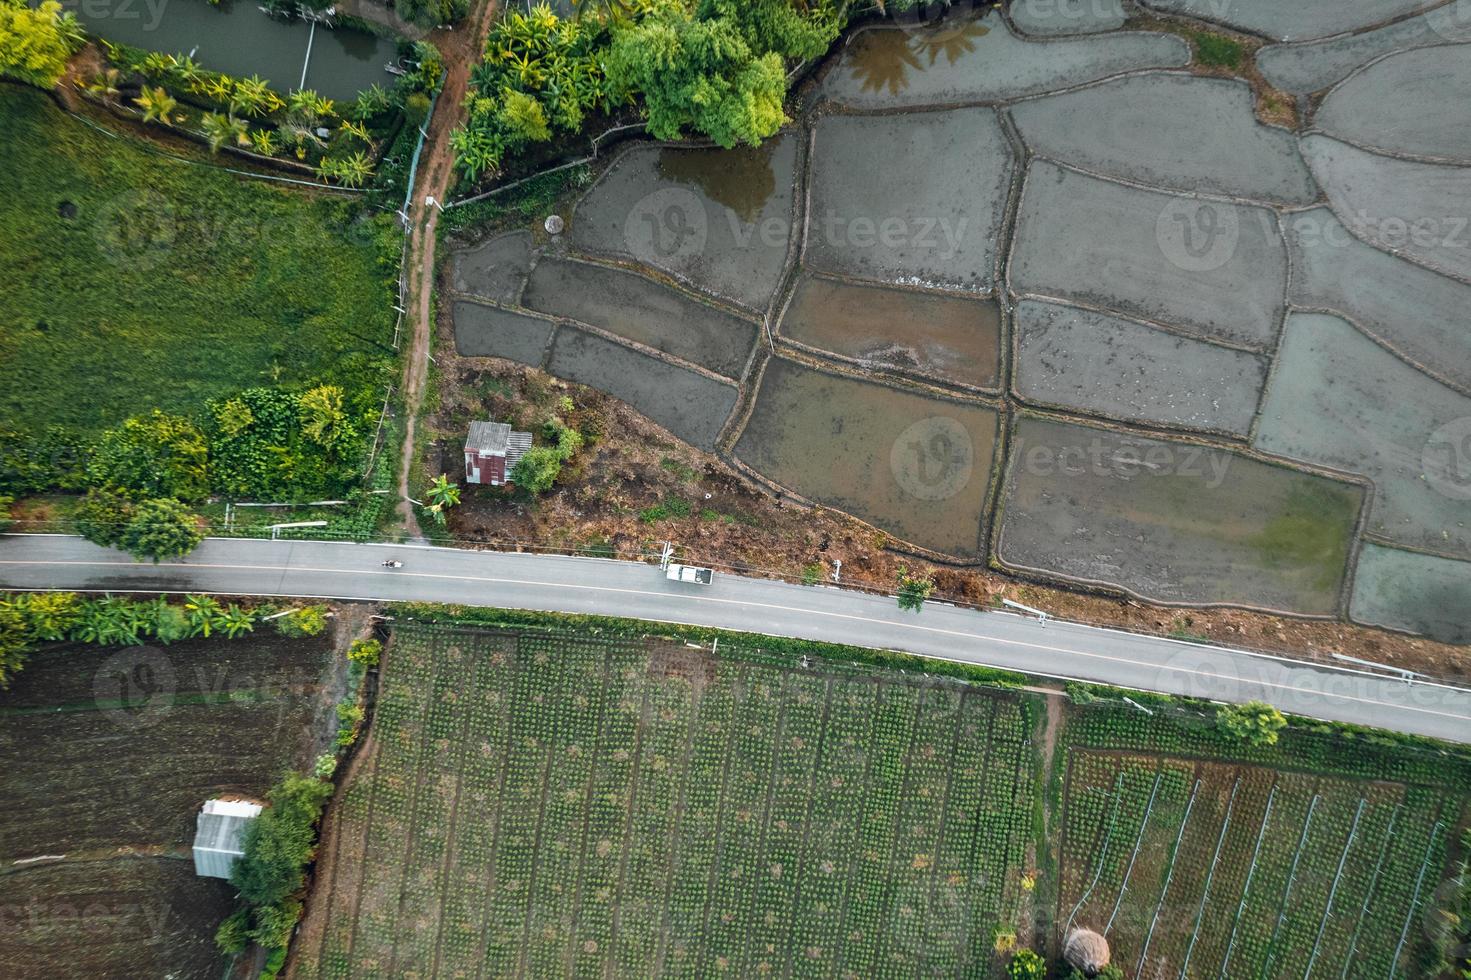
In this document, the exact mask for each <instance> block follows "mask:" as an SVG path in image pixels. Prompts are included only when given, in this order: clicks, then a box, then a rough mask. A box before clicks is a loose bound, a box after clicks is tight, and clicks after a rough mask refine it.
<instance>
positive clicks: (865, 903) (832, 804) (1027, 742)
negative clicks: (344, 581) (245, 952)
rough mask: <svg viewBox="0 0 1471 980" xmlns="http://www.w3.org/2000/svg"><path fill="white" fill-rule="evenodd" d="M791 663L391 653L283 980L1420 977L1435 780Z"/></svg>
mask: <svg viewBox="0 0 1471 980" xmlns="http://www.w3.org/2000/svg"><path fill="white" fill-rule="evenodd" d="M790 646H791V645H790V644H786V645H784V647H783V648H784V649H789V648H790ZM796 660H797V655H796V654H783V656H782V658H781V659H780V660H778V659H777V658H776V657H775V656H774V655H773V654H771V653H767V654H753V653H752V652H750V651H742V650H739V649H733V648H731V647H727V645H726V644H725V643H724V642H722V643H721V645H720V648H719V656H715V655H712V653H711V651H710V650H709V649H708V648H706V649H696V648H693V647H688V646H685V645H683V644H681V643H679V642H678V641H673V640H654V639H634V638H630V637H623V638H614V637H612V636H610V635H608V634H606V633H604V634H597V633H595V632H594V631H592V630H591V629H583V630H582V631H581V632H578V633H573V632H568V633H555V632H554V633H546V632H521V633H517V632H511V631H498V630H493V629H479V630H474V629H461V628H454V627H449V626H442V627H431V626H414V627H408V628H404V627H399V628H397V629H396V630H395V633H394V637H393V642H392V644H391V645H390V648H389V653H388V656H387V660H386V662H385V664H386V665H385V670H384V674H383V681H382V685H383V686H382V689H381V692H380V700H379V703H378V706H377V709H376V717H375V719H374V721H373V725H372V729H371V732H372V736H371V739H370V741H369V743H368V745H367V747H366V749H365V753H364V755H363V756H362V757H361V758H359V759H358V761H357V763H356V764H355V768H354V769H353V770H352V775H351V777H350V778H349V779H348V781H347V782H346V784H345V786H344V788H342V789H341V790H340V791H339V794H338V798H337V800H336V802H335V803H334V804H333V807H332V809H331V811H329V813H330V816H329V823H328V827H327V830H326V833H325V836H324V844H323V850H322V853H321V855H320V863H319V869H321V872H320V875H319V878H318V882H317V884H316V886H315V889H314V892H313V896H312V899H311V901H310V902H309V906H308V918H307V922H306V925H305V926H304V928H303V929H302V930H301V931H300V933H299V935H298V938H297V940H296V942H295V944H294V946H293V962H294V964H295V969H296V971H297V974H296V975H298V976H301V977H308V978H311V977H322V978H328V977H349V976H350V977H358V976H401V975H420V976H469V975H481V976H527V977H533V976H534V977H540V976H549V975H556V976H579V977H582V976H618V977H623V976H641V977H642V976H661V977H662V976H712V975H729V976H751V975H761V974H767V973H770V974H775V975H781V976H821V977H850V976H851V977H875V976H894V977H909V976H946V977H950V976H976V977H986V976H992V977H998V976H1003V975H1004V962H1005V957H1004V956H1003V955H998V953H997V948H998V946H1000V947H1002V948H1004V947H1005V946H1006V945H1007V943H1008V941H1009V940H1010V939H1011V938H1012V936H1013V934H1014V937H1015V939H1016V941H1017V942H1018V943H1020V944H1022V945H1035V944H1045V945H1046V946H1047V948H1048V949H1049V950H1050V951H1051V952H1052V953H1053V954H1055V952H1056V950H1057V948H1058V946H1059V944H1060V940H1061V938H1062V936H1063V935H1065V934H1066V931H1067V929H1068V928H1069V927H1070V926H1085V927H1088V928H1092V929H1094V930H1097V931H1099V932H1105V933H1106V934H1107V937H1108V939H1109V941H1110V943H1111V944H1112V947H1113V951H1114V957H1115V962H1117V963H1119V964H1120V965H1121V966H1123V967H1124V969H1125V971H1126V975H1127V976H1130V977H1148V978H1171V980H1174V978H1180V977H1197V976H1199V977H1218V976H1226V977H1236V976H1253V977H1256V976H1262V977H1294V978H1300V977H1335V978H1336V977H1345V976H1348V977H1367V976H1375V977H1387V978H1392V977H1404V978H1413V977H1419V976H1422V975H1424V973H1423V969H1422V968H1421V964H1422V963H1423V957H1424V955H1425V951H1426V938H1425V936H1426V933H1425V930H1424V929H1423V928H1422V925H1421V923H1422V919H1423V918H1424V916H1425V914H1426V913H1425V910H1426V909H1427V907H1428V905H1429V903H1430V902H1432V901H1434V894H1433V893H1434V892H1435V889H1436V888H1437V887H1438V886H1439V885H1440V883H1441V882H1442V881H1443V880H1444V878H1445V875H1446V873H1447V871H1446V868H1447V857H1448V856H1449V855H1450V853H1451V849H1452V847H1453V841H1454V839H1455V836H1456V834H1457V833H1459V828H1460V827H1461V826H1463V825H1464V821H1465V818H1466V816H1465V807H1466V802H1467V798H1468V794H1467V787H1468V785H1471V781H1468V778H1467V768H1466V766H1465V765H1464V764H1462V763H1461V762H1457V761H1454V760H1451V759H1450V758H1449V757H1443V756H1439V755H1434V754H1430V755H1427V754H1425V753H1423V752H1422V751H1421V750H1418V749H1415V748H1413V747H1409V746H1399V745H1388V744H1382V743H1379V742H1376V741H1374V740H1370V739H1359V740H1346V739H1344V738H1342V737H1340V736H1333V737H1325V736H1323V735H1320V734H1315V733H1312V732H1306V731H1303V732H1299V731H1296V730H1294V731H1290V732H1289V733H1287V734H1285V735H1284V736H1283V740H1282V742H1281V743H1280V744H1279V745H1278V746H1276V747H1273V748H1270V749H1246V748H1243V747H1241V746H1240V745H1239V744H1233V743H1231V742H1229V741H1227V740H1226V737H1225V736H1224V735H1222V733H1221V732H1220V730H1219V729H1217V728H1215V727H1213V726H1212V725H1210V724H1209V722H1208V721H1203V720H1202V719H1201V718H1200V717H1199V716H1185V715H1182V716H1179V717H1176V716H1175V715H1174V714H1173V711H1174V709H1167V708H1164V707H1160V708H1156V709H1155V710H1156V715H1155V716H1153V717H1146V716H1144V715H1142V714H1140V713H1139V712H1137V711H1136V710H1135V709H1133V708H1130V707H1127V706H1122V705H1121V704H1119V703H1116V702H1111V701H1109V700H1107V699H1105V700H1102V701H1098V702H1095V703H1092V704H1083V703H1081V702H1080V703H1076V704H1063V705H1062V706H1061V708H1060V710H1057V711H1053V712H1047V713H1046V714H1045V722H1044V717H1043V712H1042V711H1041V710H1040V709H1041V703H1042V702H1041V700H1040V699H1039V698H1037V697H1035V696H1033V695H1030V694H1021V693H1013V692H1010V691H1007V690H1004V689H1000V688H996V687H990V686H982V685H980V684H966V683H965V682H962V681H959V680H955V679H943V680H942V679H940V678H937V677H927V676H924V675H920V674H915V673H909V674H901V673H898V672H896V671H892V670H885V669H884V668H880V667H865V668H850V667H846V666H840V665H837V664H835V663H834V662H832V661H814V666H813V667H812V668H811V669H807V668H801V667H800V666H799V665H798V664H797V663H796ZM1167 716H1168V717H1167ZM1206 717H1207V718H1208V716H1206ZM1048 726H1057V728H1056V729H1055V730H1051V731H1049V730H1048ZM1049 745H1055V746H1056V748H1055V749H1054V750H1052V755H1051V768H1050V769H1047V763H1046V760H1047V758H1048V748H1047V747H1048V746H1049ZM1044 769H1046V771H1044Z"/></svg>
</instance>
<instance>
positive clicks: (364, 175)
mask: <svg viewBox="0 0 1471 980" xmlns="http://www.w3.org/2000/svg"><path fill="white" fill-rule="evenodd" d="M102 45H103V49H104V50H105V51H106V53H107V57H108V61H109V63H110V65H111V66H112V67H109V68H106V69H104V70H103V71H102V72H100V73H98V74H97V75H95V76H93V77H92V78H91V79H90V80H85V81H84V85H83V88H84V89H85V90H86V91H89V92H91V93H92V94H93V95H95V96H97V97H98V98H100V99H101V100H102V101H104V102H106V103H108V104H109V105H113V106H114V107H118V108H124V109H129V110H133V111H135V112H136V113H137V114H138V115H139V116H140V117H141V119H142V120H143V122H144V123H152V124H157V125H162V126H169V127H173V128H176V129H182V130H186V131H190V132H193V133H196V134H197V135H199V136H202V137H203V138H204V140H205V141H206V142H207V143H208V144H209V146H210V149H211V150H212V151H214V152H216V153H217V152H219V151H220V150H221V149H222V148H224V147H227V146H229V147H233V148H235V149H238V150H245V151H249V152H250V153H253V154H255V155H257V156H265V157H284V156H286V155H287V153H288V151H289V153H290V155H291V156H294V157H295V159H297V160H299V161H306V162H309V163H311V164H312V165H313V166H314V167H315V168H316V171H317V175H318V176H319V177H321V178H323V179H324V180H331V181H334V182H336V183H339V184H342V185H343V186H346V187H361V186H363V184H365V183H366V182H367V181H368V180H369V179H370V178H371V177H372V175H373V163H372V161H373V160H374V159H376V158H377V157H378V156H379V155H380V152H381V150H382V146H383V142H384V140H386V139H388V138H390V137H392V136H393V135H394V134H395V133H396V132H397V130H398V125H399V117H400V112H403V113H404V114H407V112H408V109H407V103H408V101H409V100H410V99H412V98H414V97H416V96H422V95H423V93H425V92H432V91H434V90H435V89H436V88H437V87H438V85H439V78H440V74H441V72H442V70H443V66H442V64H441V61H440V58H439V52H438V50H437V49H436V48H435V47H434V46H433V45H432V44H429V43H428V42H424V41H421V42H418V43H416V44H413V45H408V44H407V42H405V50H406V51H407V52H408V56H409V61H410V64H411V65H412V66H413V67H412V68H411V70H410V71H408V72H406V73H405V74H404V75H402V76H400V77H399V79H398V80H397V82H395V83H394V85H393V87H392V88H391V89H389V90H384V89H383V88H382V87H381V86H378V85H376V84H375V85H373V86H370V87H369V88H368V89H365V90H364V91H363V92H361V93H359V95H358V97H357V99H356V100H354V101H353V102H351V103H349V104H347V105H345V106H339V105H337V103H335V102H334V101H333V100H332V99H328V98H324V97H322V96H321V95H320V94H318V93H317V92H316V91H314V90H312V89H305V88H304V89H298V90H296V91H292V92H289V93H285V94H283V93H280V92H276V91H274V90H273V89H271V88H270V87H269V85H267V83H266V82H265V80H264V79H262V78H261V77H260V76H258V75H251V76H250V77H249V78H234V77H232V76H230V75H225V74H222V73H220V72H215V71H210V70H208V69H205V68H203V67H201V66H200V65H199V64H198V63H196V62H195V61H194V59H193V58H191V57H190V56H189V55H186V54H182V53H180V54H164V53H163V52H159V51H145V50H142V49H140V48H134V47H130V46H128V45H124V44H113V43H111V42H108V41H103V42H102ZM324 133H325V135H324Z"/></svg>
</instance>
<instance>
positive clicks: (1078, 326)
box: [1013, 300, 1267, 436]
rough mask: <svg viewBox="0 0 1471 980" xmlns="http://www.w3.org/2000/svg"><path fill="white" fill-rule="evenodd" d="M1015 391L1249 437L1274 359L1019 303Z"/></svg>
mask: <svg viewBox="0 0 1471 980" xmlns="http://www.w3.org/2000/svg"><path fill="white" fill-rule="evenodd" d="M1013 322H1014V323H1015V331H1016V368H1015V370H1016V381H1015V387H1016V392H1017V394H1018V395H1019V396H1020V397H1021V398H1022V399H1023V400H1025V401H1029V402H1032V403H1033V404H1037V405H1055V406H1058V407H1060V408H1067V409H1073V410H1076V411H1080V412H1085V413H1087V414H1089V415H1098V416H1102V417H1104V418H1114V419H1122V420H1125V421H1132V422H1145V423H1155V424H1158V425H1165V426H1171V427H1176V428H1184V429H1200V430H1204V431H1215V432H1225V433H1229V434H1232V435H1237V436H1245V435H1246V434H1247V433H1248V432H1249V431H1250V430H1251V420H1252V418H1253V417H1254V416H1255V415H1256V405H1257V399H1258V398H1259V397H1260V396H1261V390H1262V385H1263V384H1265V383H1266V380H1267V359H1266V358H1264V357H1261V356H1259V355H1256V354H1249V353H1247V352H1246V351H1238V350H1231V349H1229V348H1226V347H1217V346H1214V345H1212V344H1206V343H1202V342H1201V341H1198V340H1191V339H1190V338H1188V337H1181V336H1178V335H1176V334H1171V333H1166V332H1165V331H1163V330H1159V329H1156V328H1154V327H1150V326H1147V325H1145V324H1142V323H1135V322H1133V321H1131V320H1124V319H1120V318H1119V317H1113V316H1108V315H1107V314H1103V313H1093V312H1090V311H1088V310H1080V309H1077V308H1075V307H1070V306H1063V305H1060V304H1057V303H1043V302H1041V301H1038V300H1023V301H1022V302H1021V303H1020V304H1018V305H1017V307H1016V315H1015V319H1014V321H1013Z"/></svg>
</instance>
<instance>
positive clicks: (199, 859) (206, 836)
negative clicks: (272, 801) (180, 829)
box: [194, 800, 261, 878]
mask: <svg viewBox="0 0 1471 980" xmlns="http://www.w3.org/2000/svg"><path fill="white" fill-rule="evenodd" d="M260 810H261V808H260V806H259V805H257V804H255V803H246V802H244V801H240V800H210V801H209V802H207V803H205V804H204V806H203V807H201V808H200V810H199V815H198V816H197V817H195V819H194V873H195V874H197V875H199V876H200V877H204V878H229V877H230V869H231V868H233V867H234V866H235V861H236V860H237V859H239V857H240V855H241V854H242V853H244V852H243V850H242V847H241V843H242V841H243V839H244V836H245V828H246V827H247V826H249V824H250V822H251V821H252V820H254V819H255V818H256V817H257V816H258V815H259V814H260Z"/></svg>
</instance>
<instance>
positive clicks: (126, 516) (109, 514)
mask: <svg viewBox="0 0 1471 980" xmlns="http://www.w3.org/2000/svg"><path fill="white" fill-rule="evenodd" d="M132 518H133V504H132V502H131V501H130V500H128V499H127V498H126V497H124V496H123V495H122V494H119V493H116V492H114V491H112V490H97V489H93V490H88V491H87V496H86V497H84V498H82V503H81V506H79V507H78V508H77V510H76V515H75V517H74V518H73V520H74V521H75V522H76V527H77V533H78V534H80V535H81V536H82V537H84V538H86V539H87V540H88V541H91V542H92V543H93V544H100V545H102V546H103V547H104V548H111V547H113V546H114V545H116V544H117V543H118V542H119V541H121V540H122V537H123V530H124V529H125V528H126V527H127V526H128V522H129V521H130V520H132Z"/></svg>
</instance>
